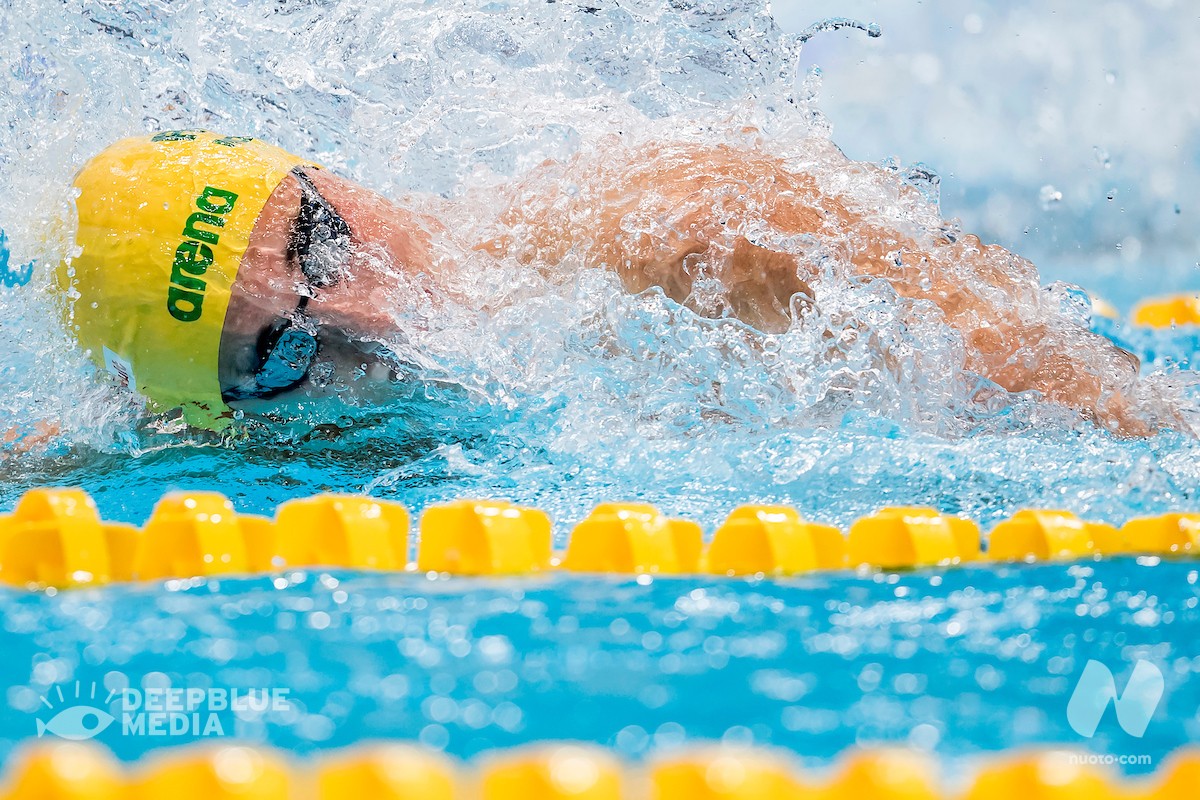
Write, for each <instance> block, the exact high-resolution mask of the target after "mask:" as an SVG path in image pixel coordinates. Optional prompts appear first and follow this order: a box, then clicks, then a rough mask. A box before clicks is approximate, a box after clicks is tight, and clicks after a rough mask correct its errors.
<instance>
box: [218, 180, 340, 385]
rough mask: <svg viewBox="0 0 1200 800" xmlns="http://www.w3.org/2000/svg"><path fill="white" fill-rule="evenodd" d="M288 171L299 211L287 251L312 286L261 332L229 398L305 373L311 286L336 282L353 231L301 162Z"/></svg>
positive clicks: (314, 344)
mask: <svg viewBox="0 0 1200 800" xmlns="http://www.w3.org/2000/svg"><path fill="white" fill-rule="evenodd" d="M291 174H292V175H294V176H295V177H296V179H297V180H298V181H299V182H300V211H299V213H298V214H297V215H296V221H295V223H294V224H293V226H292V232H291V235H290V236H289V237H288V253H287V257H288V260H289V261H291V260H292V259H295V261H296V263H297V264H298V265H299V267H300V273H301V274H302V275H303V276H304V279H305V281H306V282H307V283H308V288H309V290H310V291H306V292H302V293H301V295H300V300H299V302H297V303H296V308H295V309H294V310H293V311H292V313H291V314H289V315H288V316H286V317H280V318H279V319H277V320H275V321H274V322H272V323H271V324H270V325H268V326H267V327H266V328H264V329H263V331H262V333H260V334H259V336H258V343H257V346H256V354H257V366H256V368H255V370H254V373H253V374H252V375H251V376H250V377H249V378H247V379H246V380H244V381H243V382H242V383H240V384H238V385H237V386H235V387H233V388H232V389H226V390H225V392H224V397H225V399H227V400H249V399H251V398H267V397H273V396H274V395H277V394H281V393H283V392H286V391H288V390H289V389H293V388H295V387H296V386H298V385H299V384H300V383H301V382H302V381H303V380H304V379H305V377H307V375H308V372H309V370H310V369H312V365H313V361H314V360H315V359H316V356H317V351H318V350H319V349H320V345H319V342H318V340H317V325H316V323H314V322H313V320H312V318H311V317H309V315H308V314H307V313H306V311H305V310H306V309H307V308H308V301H309V298H310V296H311V290H312V289H325V288H328V287H330V286H333V285H335V284H337V282H338V281H339V280H340V279H341V277H342V272H343V270H344V269H345V266H346V262H347V261H348V260H349V257H350V240H351V233H350V226H349V225H348V224H346V220H344V219H343V218H342V216H341V215H340V214H338V212H337V210H336V209H335V208H334V207H333V206H332V205H330V203H329V201H328V200H326V199H325V198H324V197H322V196H321V193H320V191H318V190H317V187H316V186H314V185H313V182H312V180H311V179H310V178H309V177H308V175H306V174H305V173H304V170H303V168H302V167H296V168H295V169H293V170H292V173H291Z"/></svg>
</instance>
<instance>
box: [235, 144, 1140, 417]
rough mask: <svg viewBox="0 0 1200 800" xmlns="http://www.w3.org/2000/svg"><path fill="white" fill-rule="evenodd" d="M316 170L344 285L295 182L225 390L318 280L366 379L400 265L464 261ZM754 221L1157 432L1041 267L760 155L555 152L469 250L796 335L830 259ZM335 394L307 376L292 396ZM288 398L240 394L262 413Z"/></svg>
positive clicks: (323, 321) (275, 203)
mask: <svg viewBox="0 0 1200 800" xmlns="http://www.w3.org/2000/svg"><path fill="white" fill-rule="evenodd" d="M829 147H830V148H832V145H829ZM825 155H826V156H828V157H830V158H835V159H836V158H841V159H843V160H844V161H845V164H846V168H847V170H848V171H860V172H869V171H870V170H877V168H875V167H871V166H869V165H863V164H858V163H856V162H851V161H849V160H848V159H845V157H844V156H841V155H840V153H837V152H836V149H834V150H833V152H832V154H830V153H826V154H825ZM547 171H556V172H552V174H553V175H554V176H558V175H560V174H561V175H566V176H569V178H570V182H571V183H572V185H573V186H575V187H577V188H576V190H575V191H573V192H572V193H571V194H570V195H569V196H568V195H567V194H561V195H558V196H547V194H546V191H545V187H546V186H547V185H559V184H560V183H562V181H557V182H556V181H554V180H545V177H546V175H545V174H541V173H547ZM307 174H308V175H309V177H310V179H311V180H312V182H313V184H314V185H315V186H316V188H317V189H318V190H319V191H320V193H321V195H322V196H323V197H324V198H325V199H326V201H328V202H329V203H330V204H331V205H332V206H333V207H334V209H336V211H337V212H338V214H340V215H341V216H342V217H343V218H344V219H345V220H346V222H347V223H348V224H349V226H350V229H351V232H352V238H353V245H352V246H351V248H350V258H349V262H348V264H347V266H346V269H345V270H344V272H343V275H342V279H341V280H339V281H338V282H337V283H336V284H335V285H333V286H330V287H326V288H322V289H318V290H309V289H306V288H305V280H304V278H303V276H302V275H301V273H300V271H299V268H298V266H297V264H296V263H295V260H294V259H291V260H289V258H288V256H287V244H288V237H289V235H290V232H291V230H292V225H293V222H294V220H295V218H296V214H297V210H298V207H299V203H300V192H301V190H300V185H299V182H298V181H297V180H296V179H295V178H294V177H292V176H288V178H286V179H285V180H284V182H283V183H282V184H281V185H280V186H279V188H278V189H277V190H276V191H275V193H274V194H273V195H272V196H271V198H270V200H269V201H268V203H267V205H266V207H265V208H264V209H263V211H262V213H261V215H260V217H259V220H258V222H257V224H256V226H255V229H254V232H253V234H252V236H251V240H250V246H249V249H248V250H247V252H246V255H245V258H244V261H243V264H242V267H241V270H240V272H239V277H238V281H237V284H236V285H235V287H234V291H233V296H232V298H231V301H230V307H229V312H228V316H227V319H226V324H225V330H224V334H223V337H222V342H221V365H220V374H221V381H222V385H223V386H229V385H234V384H236V383H237V382H238V381H240V380H241V379H242V378H243V377H244V376H245V375H246V374H249V373H252V372H253V370H254V364H255V343H256V341H257V339H258V336H259V333H260V332H261V331H262V329H263V328H265V327H266V326H268V325H270V324H271V323H272V322H273V321H274V320H276V319H277V318H279V317H281V316H283V317H286V316H287V315H289V314H290V313H291V312H292V310H293V309H294V308H295V307H296V303H297V300H298V297H299V294H300V293H302V292H306V291H307V292H309V294H310V296H311V298H312V299H311V300H310V303H309V305H308V309H307V313H308V315H309V316H310V317H311V318H312V319H313V320H314V321H315V322H316V323H317V324H318V325H319V326H320V331H321V334H320V337H319V339H320V343H321V350H320V353H319V356H318V359H319V360H320V361H322V362H325V363H328V364H331V365H333V368H334V372H335V373H336V374H337V376H338V377H340V378H342V379H343V381H347V380H348V379H349V376H350V375H351V374H352V373H354V372H355V371H359V373H360V374H361V371H362V370H363V369H364V367H365V368H366V370H367V372H368V373H370V372H371V369H372V363H373V357H372V355H371V349H372V348H371V345H370V343H371V342H374V341H377V340H386V339H387V337H388V335H389V333H391V332H394V331H395V327H396V326H395V321H394V317H393V314H392V313H391V311H392V310H391V309H388V308H387V307H386V305H387V304H386V303H384V302H381V301H382V299H383V298H384V297H385V295H386V289H387V287H388V285H389V280H391V279H389V275H391V276H394V275H395V274H396V272H395V271H401V272H413V271H415V272H427V273H433V272H435V271H436V270H445V269H453V257H449V258H448V257H447V256H446V254H443V253H437V252H435V250H434V248H435V245H434V244H433V242H434V237H433V235H432V234H434V233H437V232H442V231H443V228H442V226H441V225H440V224H439V222H438V221H437V220H435V219H432V218H430V217H428V216H424V215H421V214H418V213H416V212H414V211H413V210H411V209H408V208H405V207H403V206H402V205H399V204H397V203H394V202H392V201H390V200H388V199H387V198H385V197H383V196H381V195H379V194H377V193H375V192H372V191H370V190H368V189H366V188H364V187H362V186H360V185H358V184H356V183H354V182H352V181H349V180H346V179H344V178H341V177H339V176H337V175H334V174H332V173H330V172H328V171H327V170H315V169H314V170H308V171H307ZM717 184H720V185H722V186H731V185H732V186H736V187H739V188H738V189H737V191H736V192H732V193H730V192H726V193H724V194H719V195H718V196H717V197H718V201H719V202H718V203H716V204H714V202H712V200H713V195H712V194H710V193H708V192H710V190H711V189H712V187H713V186H714V185H717ZM912 191H915V190H912ZM697 197H699V198H702V199H703V202H697V201H696V198H697ZM751 214H758V215H761V216H762V218H763V219H765V221H766V222H767V223H768V224H769V226H770V227H771V229H773V230H776V231H781V232H784V233H786V234H789V235H796V236H808V237H812V239H813V240H814V241H825V242H829V243H833V244H832V245H831V246H836V247H838V248H842V249H843V250H845V251H847V252H845V253H844V255H845V256H847V258H845V259H844V260H843V263H848V264H849V265H850V266H849V268H850V269H851V270H852V271H853V272H855V273H857V274H859V275H861V276H868V277H880V278H884V279H886V280H887V281H888V282H889V283H890V284H891V285H892V286H893V287H894V288H895V290H896V292H897V294H899V295H900V296H902V297H907V298H912V299H917V300H927V301H930V302H932V303H933V304H934V305H936V307H937V308H938V309H939V310H940V312H941V313H942V315H943V316H944V318H945V320H946V322H947V324H949V325H950V326H951V327H953V328H954V329H955V330H957V331H958V332H959V334H961V336H962V339H963V342H964V345H965V346H966V354H965V366H966V368H967V369H970V370H972V371H975V372H977V373H979V374H982V375H984V376H987V377H989V378H991V379H992V380H993V381H995V382H996V383H998V384H999V385H1000V386H1002V387H1004V388H1005V389H1008V390H1009V391H1018V392H1019V391H1025V390H1030V389H1033V390H1037V391H1040V392H1041V393H1042V394H1043V395H1044V396H1045V397H1047V399H1050V400H1053V401H1055V402H1059V403H1062V404H1064V405H1067V406H1070V407H1073V408H1076V409H1079V410H1081V411H1082V412H1083V413H1084V414H1085V415H1087V416H1090V417H1092V418H1094V419H1095V420H1097V421H1098V422H1099V423H1101V424H1103V425H1105V426H1106V427H1109V428H1111V429H1113V430H1116V431H1118V432H1121V433H1123V434H1127V435H1146V434H1148V433H1149V432H1150V429H1149V427H1148V426H1147V425H1146V423H1144V422H1143V421H1142V420H1141V419H1139V418H1138V417H1136V416H1135V415H1134V414H1133V413H1132V412H1131V410H1130V408H1129V401H1128V400H1127V397H1128V395H1129V392H1130V391H1131V389H1132V387H1133V385H1134V384H1135V383H1136V380H1137V374H1138V363H1137V360H1136V359H1135V358H1134V357H1133V356H1132V355H1130V354H1129V353H1127V352H1125V351H1124V350H1121V349H1120V348H1118V347H1116V346H1115V345H1113V344H1112V343H1111V342H1109V341H1108V340H1107V339H1104V338H1103V337H1100V336H1097V335H1094V334H1091V333H1088V332H1085V331H1077V332H1075V334H1074V335H1072V336H1071V337H1066V338H1064V337H1063V336H1061V335H1060V333H1059V332H1057V331H1056V329H1055V328H1054V327H1053V326H1050V325H1048V324H1046V322H1045V320H1039V319H1037V318H1033V319H1030V318H1029V315H1028V314H1027V313H1026V314H1022V313H1018V312H1017V311H1016V310H1015V309H1017V308H1021V307H1024V308H1029V307H1033V306H1036V297H1037V294H1038V292H1039V291H1040V288H1039V283H1038V276H1037V272H1036V270H1035V269H1034V267H1033V265H1032V264H1030V263H1029V262H1027V261H1024V260H1023V259H1020V258H1019V257H1017V256H1014V255H1013V254H1011V253H1009V252H1008V251H1006V250H1004V249H1003V248H1000V247H998V246H994V245H984V244H983V243H982V242H980V240H979V239H978V238H976V237H974V236H946V237H939V236H935V235H931V234H928V233H922V232H919V231H914V230H901V229H900V226H898V225H892V224H889V223H888V222H887V221H881V220H880V219H879V218H878V217H877V216H876V215H873V214H872V213H871V209H863V208H859V207H856V206H855V205H854V201H853V200H851V199H849V198H848V197H847V196H839V195H838V194H836V193H835V192H831V191H826V190H825V189H823V188H822V187H821V186H820V184H819V181H818V179H817V178H816V177H814V176H813V175H809V174H806V173H805V172H803V171H799V170H797V169H794V168H789V167H788V166H786V165H785V164H784V162H783V161H781V160H780V159H777V158H774V157H772V156H768V155H766V154H763V153H761V152H757V151H748V150H744V149H739V148H736V147H732V146H700V145H685V144H678V145H655V146H651V147H646V148H643V149H642V150H641V151H638V152H635V153H634V154H633V157H631V158H629V159H628V160H627V161H625V162H622V163H619V164H613V163H611V161H599V160H595V159H593V160H592V161H590V162H589V161H587V160H585V159H577V160H576V161H575V162H571V163H569V164H566V165H563V164H552V163H547V164H546V165H544V166H543V168H541V169H540V170H535V172H534V173H533V174H531V175H530V176H529V177H528V178H527V179H526V180H525V181H523V182H521V183H519V184H517V186H516V187H515V189H514V190H513V196H512V203H511V207H510V209H509V210H508V211H507V212H505V213H504V214H502V215H501V218H500V223H501V224H500V226H499V230H500V231H502V232H501V233H499V234H497V235H496V236H494V237H493V238H490V239H488V240H487V241H484V242H480V243H467V245H466V247H468V248H474V249H475V250H482V251H486V252H490V253H492V254H494V255H496V256H497V257H503V256H509V257H513V258H516V259H517V260H518V261H521V262H523V263H527V264H530V265H534V264H540V265H556V264H559V263H560V262H561V261H562V260H563V256H564V255H565V254H566V253H567V252H568V250H572V251H573V252H574V253H575V254H576V255H577V256H578V255H580V254H582V256H583V262H584V265H585V266H605V267H608V268H612V269H614V270H615V271H616V273H617V274H618V275H619V276H620V278H621V281H622V283H623V285H624V287H625V288H626V289H627V290H628V291H630V292H639V291H643V290H645V289H647V288H649V287H652V286H658V287H661V288H662V289H663V291H664V292H665V293H666V295H667V296H668V297H670V298H671V299H673V300H675V301H676V302H679V303H681V304H684V305H687V306H689V307H691V308H693V309H694V310H696V311H697V312H698V313H701V314H709V315H714V314H717V313H729V314H731V315H732V316H735V317H737V318H739V319H742V320H743V321H745V322H747V323H749V324H751V325H753V326H755V327H757V328H759V329H761V330H763V331H767V332H773V331H782V330H786V329H787V327H788V326H789V324H791V318H792V316H793V315H794V314H797V313H803V310H804V308H805V307H806V306H807V304H808V303H809V302H811V300H812V298H813V292H812V289H811V288H810V284H811V283H812V282H813V281H814V280H815V279H816V278H817V275H816V273H815V270H816V267H815V265H814V264H812V263H806V262H805V260H804V259H801V258H797V256H795V255H793V254H792V253H790V252H786V251H784V250H783V248H782V247H778V248H775V249H773V248H772V247H771V243H770V241H757V242H752V241H750V239H748V238H747V237H746V236H744V235H740V234H736V233H735V234H731V233H730V231H731V230H738V227H737V225H736V224H735V223H736V222H738V221H739V220H742V219H746V218H747V217H748V216H749V215H751ZM634 218H637V219H647V220H654V219H657V220H664V219H665V220H669V221H670V224H667V225H659V226H657V228H655V229H654V230H655V232H654V233H653V234H652V233H648V232H644V231H645V230H646V227H645V226H639V227H635V230H637V231H638V233H636V234H630V233H628V232H627V229H628V228H629V226H628V225H627V224H626V223H627V221H628V220H630V219H634ZM581 242H583V243H585V246H582V247H580V246H579V243H581ZM543 268H545V267H544V266H543ZM434 277H436V276H434ZM708 278H717V279H719V280H720V282H721V284H723V285H724V286H725V287H726V295H725V302H726V303H727V305H726V306H725V307H724V309H723V310H721V309H714V308H712V307H710V306H711V302H710V299H705V297H704V296H702V295H701V294H700V293H698V292H697V291H695V290H696V287H697V286H698V285H699V284H698V283H697V282H698V281H699V280H701V279H708ZM392 279H394V277H393V278H392ZM364 340H366V344H364ZM1097 364H1098V365H1100V368H1098V369H1097V368H1096V367H1095V366H1094V365H1097ZM1081 365H1087V366H1088V367H1089V368H1082V367H1081ZM322 391H324V390H323V389H322V388H321V387H320V386H315V385H314V382H313V381H311V380H307V379H306V381H305V382H304V383H302V384H301V385H300V386H298V387H296V389H295V390H293V393H295V392H303V393H306V394H309V395H312V394H317V393H321V392H322ZM274 402H275V400H273V399H265V400H249V401H237V402H235V403H234V404H233V405H234V406H235V407H244V408H247V409H249V410H258V409H261V408H263V407H265V406H270V405H272V404H273V403H274Z"/></svg>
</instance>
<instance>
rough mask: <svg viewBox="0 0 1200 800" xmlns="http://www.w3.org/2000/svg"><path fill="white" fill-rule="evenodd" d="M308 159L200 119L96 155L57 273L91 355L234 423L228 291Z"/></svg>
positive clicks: (198, 415) (137, 385) (209, 418)
mask: <svg viewBox="0 0 1200 800" xmlns="http://www.w3.org/2000/svg"><path fill="white" fill-rule="evenodd" d="M302 164H305V165H307V164H308V162H306V161H305V160H304V159H301V158H299V157H297V156H294V155H292V154H290V153H288V152H286V151H284V150H281V149H280V148H278V147H274V146H273V145H269V144H266V143H265V142H260V141H258V140H257V139H250V138H246V137H244V136H221V135H220V134H216V133H210V132H208V131H197V130H186V131H166V132H164V133H159V134H156V135H154V136H142V137H135V138H131V139H123V140H121V141H119V142H117V143H116V144H114V145H112V146H111V147H109V148H107V149H106V150H104V151H103V152H102V153H100V154H99V155H98V156H96V157H95V158H93V159H92V160H91V161H89V162H88V163H87V164H86V165H85V166H84V168H83V169H82V170H81V171H80V172H79V175H78V176H77V177H76V178H75V186H76V188H78V189H79V199H78V200H76V203H75V206H76V209H77V211H78V214H79V231H78V234H77V236H76V244H77V245H78V246H79V247H80V248H82V252H81V253H80V254H79V255H78V256H76V257H75V258H73V259H70V260H69V261H68V262H66V263H64V264H63V267H62V269H61V271H60V283H61V284H62V288H64V289H65V290H66V291H67V292H68V296H69V297H70V298H71V299H72V300H73V303H72V305H71V308H70V309H69V316H68V325H69V327H70V328H71V329H72V330H73V331H74V333H75V334H76V336H77V338H78V340H79V343H80V345H81V346H82V347H84V348H85V349H86V350H88V351H90V355H91V357H92V359H93V360H94V361H95V362H96V363H97V364H98V365H100V366H102V367H104V368H105V369H107V370H108V371H109V372H111V373H112V374H113V375H115V376H116V377H117V379H118V380H120V381H121V382H123V383H126V384H127V385H128V386H129V387H130V388H133V389H135V390H136V391H137V392H138V393H140V394H141V395H143V396H145V397H146V398H147V399H148V400H149V401H150V404H151V406H152V407H154V408H156V409H158V410H165V409H170V408H175V407H181V408H182V409H183V412H184V417H185V419H186V420H187V421H188V423H190V424H192V425H196V426H198V427H204V428H213V429H219V428H222V427H224V426H226V425H227V424H228V413H227V412H228V411H229V409H228V407H227V406H226V405H225V403H224V401H223V400H222V399H221V384H220V381H219V379H218V377H217V364H218V361H219V359H220V353H221V330H222V328H223V327H224V325H225V312H226V310H227V309H228V307H229V297H230V291H231V290H232V288H233V284H234V281H235V280H236V279H237V274H238V267H239V266H240V265H241V262H242V255H243V254H244V253H245V252H246V247H247V245H248V244H249V242H250V233H251V231H252V230H254V224H255V222H256V220H257V219H258V215H259V212H261V211H262V209H263V206H265V205H266V203H267V199H268V198H269V197H270V196H271V193H272V192H273V191H275V189H276V187H278V186H279V184H280V182H282V181H283V179H284V177H286V176H287V174H288V171H289V170H291V169H292V168H294V167H296V166H297V165H302ZM311 166H315V165H311ZM72 289H73V290H74V291H72Z"/></svg>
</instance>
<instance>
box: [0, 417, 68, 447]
mask: <svg viewBox="0 0 1200 800" xmlns="http://www.w3.org/2000/svg"><path fill="white" fill-rule="evenodd" d="M61 432H62V430H61V428H59V425H58V423H57V422H45V421H42V422H38V423H37V424H36V425H34V429H33V431H31V432H28V433H22V431H21V428H20V427H18V426H16V425H14V426H12V427H11V428H9V429H8V430H7V431H5V432H4V434H3V436H0V445H2V446H3V449H4V450H7V451H8V452H10V453H28V452H29V451H30V450H33V449H34V448H37V447H42V446H44V445H47V444H49V443H50V442H52V441H53V440H54V439H55V438H56V437H57V436H58V435H59V434H60V433H61Z"/></svg>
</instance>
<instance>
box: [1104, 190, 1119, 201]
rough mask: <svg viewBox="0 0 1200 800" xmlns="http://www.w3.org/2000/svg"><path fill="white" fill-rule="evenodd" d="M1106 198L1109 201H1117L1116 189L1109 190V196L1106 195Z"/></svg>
mask: <svg viewBox="0 0 1200 800" xmlns="http://www.w3.org/2000/svg"><path fill="white" fill-rule="evenodd" d="M1105 197H1107V198H1108V199H1109V200H1116V199H1117V189H1116V187H1113V188H1112V189H1109V190H1108V194H1106V195H1105Z"/></svg>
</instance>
